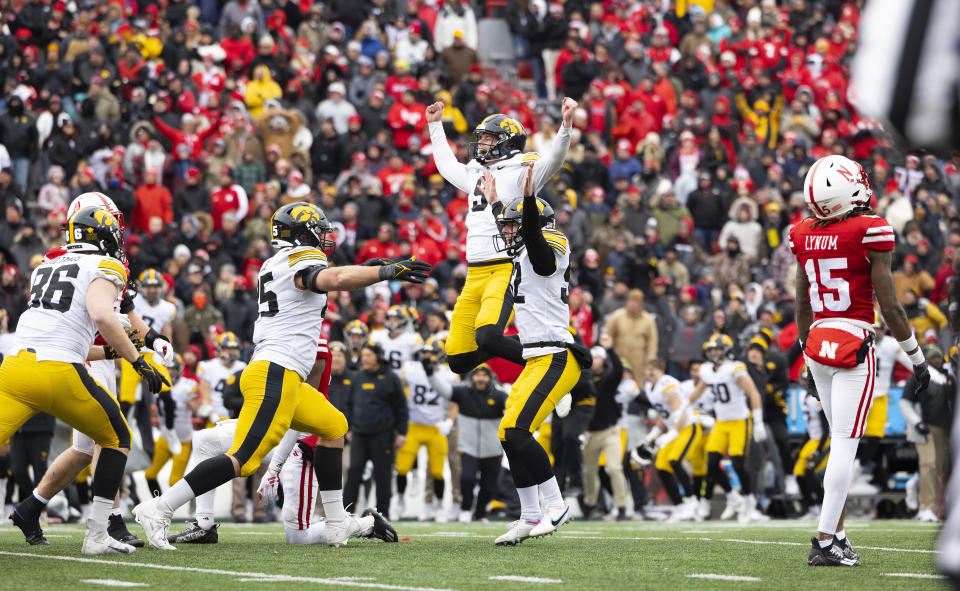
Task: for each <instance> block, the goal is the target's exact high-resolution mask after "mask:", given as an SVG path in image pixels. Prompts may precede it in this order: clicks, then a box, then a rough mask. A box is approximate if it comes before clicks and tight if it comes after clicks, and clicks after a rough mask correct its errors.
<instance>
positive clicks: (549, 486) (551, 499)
mask: <svg viewBox="0 0 960 591" xmlns="http://www.w3.org/2000/svg"><path fill="white" fill-rule="evenodd" d="M538 487H539V489H540V493H541V494H542V495H543V504H544V505H545V506H546V507H547V510H549V511H563V509H564V507H566V504H565V503H564V502H563V495H562V494H561V493H560V485H559V484H558V483H557V477H556V476H551V477H550V480H547V481H546V482H541V483H540V484H539V485H538Z"/></svg>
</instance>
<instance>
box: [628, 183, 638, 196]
mask: <svg viewBox="0 0 960 591" xmlns="http://www.w3.org/2000/svg"><path fill="white" fill-rule="evenodd" d="M632 193H636V194H637V195H640V187H638V186H636V185H630V186H629V187H627V195H630V194H632Z"/></svg>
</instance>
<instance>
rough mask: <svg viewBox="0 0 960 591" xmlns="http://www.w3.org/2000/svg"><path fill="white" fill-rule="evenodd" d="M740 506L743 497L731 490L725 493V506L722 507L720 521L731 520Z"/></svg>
mask: <svg viewBox="0 0 960 591" xmlns="http://www.w3.org/2000/svg"><path fill="white" fill-rule="evenodd" d="M741 505H743V495H741V494H740V493H739V492H738V491H736V490H731V491H730V492H728V493H727V506H726V507H724V509H723V513H721V514H720V519H722V520H724V521H726V520H727V519H733V518H734V517H735V516H736V515H737V513H739V512H740V506H741Z"/></svg>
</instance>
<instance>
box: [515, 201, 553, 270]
mask: <svg viewBox="0 0 960 591" xmlns="http://www.w3.org/2000/svg"><path fill="white" fill-rule="evenodd" d="M520 234H521V236H522V237H523V243H524V245H526V249H527V254H528V255H529V256H530V264H531V265H533V270H534V272H536V274H537V275H540V276H541V277H549V276H550V275H553V274H554V273H556V271H557V257H556V256H555V255H554V254H553V250H552V249H551V248H550V245H549V244H548V243H547V239H546V238H544V237H543V231H542V230H541V229H540V209H539V208H537V198H536V197H533V196H532V195H529V196H525V197H524V198H523V223H522V224H521V226H520Z"/></svg>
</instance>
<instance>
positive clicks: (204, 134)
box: [153, 113, 220, 160]
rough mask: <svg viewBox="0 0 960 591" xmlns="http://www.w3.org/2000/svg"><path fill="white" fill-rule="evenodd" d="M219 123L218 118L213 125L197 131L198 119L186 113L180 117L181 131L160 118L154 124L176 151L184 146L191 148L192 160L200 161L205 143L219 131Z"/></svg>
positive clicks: (155, 118)
mask: <svg viewBox="0 0 960 591" xmlns="http://www.w3.org/2000/svg"><path fill="white" fill-rule="evenodd" d="M219 123H220V119H219V118H218V119H217V121H216V122H215V123H214V124H213V125H209V126H207V127H206V129H203V130H201V131H197V118H196V116H194V115H193V114H192V113H184V114H183V115H181V116H180V126H181V127H180V129H177V128H176V127H171V126H169V125H167V124H166V123H164V122H163V119H161V118H160V117H154V118H153V124H154V125H156V126H157V130H158V131H160V133H162V134H163V135H164V137H166V138H167V140H169V141H170V143H171V144H173V146H174V151H176V147H177V146H179V145H181V144H184V145H186V146H187V147H189V148H190V158H192V159H193V160H198V159H199V158H200V156H201V155H202V154H203V143H204V142H205V141H207V138H208V137H210V135H212V134H213V133H214V132H215V131H217V129H218V128H219Z"/></svg>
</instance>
